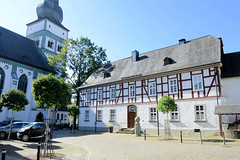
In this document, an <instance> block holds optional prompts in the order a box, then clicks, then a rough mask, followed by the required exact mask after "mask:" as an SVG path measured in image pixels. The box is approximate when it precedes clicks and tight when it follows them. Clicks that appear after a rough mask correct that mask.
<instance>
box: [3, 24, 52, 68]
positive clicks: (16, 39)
mask: <svg viewBox="0 0 240 160" xmlns="http://www.w3.org/2000/svg"><path fill="white" fill-rule="evenodd" d="M0 58H4V59H8V60H11V61H15V62H18V63H22V64H25V65H29V66H31V67H35V68H39V69H42V70H45V71H48V70H49V68H48V65H47V58H46V57H45V56H44V55H43V54H42V52H41V50H40V49H39V48H38V47H37V46H36V44H35V42H34V41H32V40H30V39H28V38H26V37H23V36H21V35H19V34H17V33H14V32H12V31H10V30H7V29H5V28H3V27H1V26H0Z"/></svg>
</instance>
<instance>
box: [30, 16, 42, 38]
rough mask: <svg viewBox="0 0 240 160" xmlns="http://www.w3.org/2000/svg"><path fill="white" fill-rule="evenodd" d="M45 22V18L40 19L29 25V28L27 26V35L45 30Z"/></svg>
mask: <svg viewBox="0 0 240 160" xmlns="http://www.w3.org/2000/svg"><path fill="white" fill-rule="evenodd" d="M44 22H45V20H41V21H38V22H36V23H33V24H31V25H29V26H28V28H27V36H28V35H29V34H32V33H35V32H38V31H41V30H43V29H44Z"/></svg>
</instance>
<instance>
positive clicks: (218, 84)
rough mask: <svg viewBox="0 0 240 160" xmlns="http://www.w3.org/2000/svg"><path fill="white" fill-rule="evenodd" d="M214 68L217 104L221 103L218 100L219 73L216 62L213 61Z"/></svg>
mask: <svg viewBox="0 0 240 160" xmlns="http://www.w3.org/2000/svg"><path fill="white" fill-rule="evenodd" d="M212 66H213V68H214V77H215V87H216V96H217V105H219V102H218V87H217V85H219V84H217V74H216V68H215V64H214V63H213V65H212Z"/></svg>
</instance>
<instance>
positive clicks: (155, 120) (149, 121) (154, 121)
mask: <svg viewBox="0 0 240 160" xmlns="http://www.w3.org/2000/svg"><path fill="white" fill-rule="evenodd" d="M148 122H157V120H149V121H148Z"/></svg>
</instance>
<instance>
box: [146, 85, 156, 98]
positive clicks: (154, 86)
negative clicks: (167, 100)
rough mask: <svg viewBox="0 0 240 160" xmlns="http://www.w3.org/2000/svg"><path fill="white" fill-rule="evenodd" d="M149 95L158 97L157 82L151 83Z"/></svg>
mask: <svg viewBox="0 0 240 160" xmlns="http://www.w3.org/2000/svg"><path fill="white" fill-rule="evenodd" d="M148 93H149V95H150V96H154V95H156V82H150V83H149V84H148Z"/></svg>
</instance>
